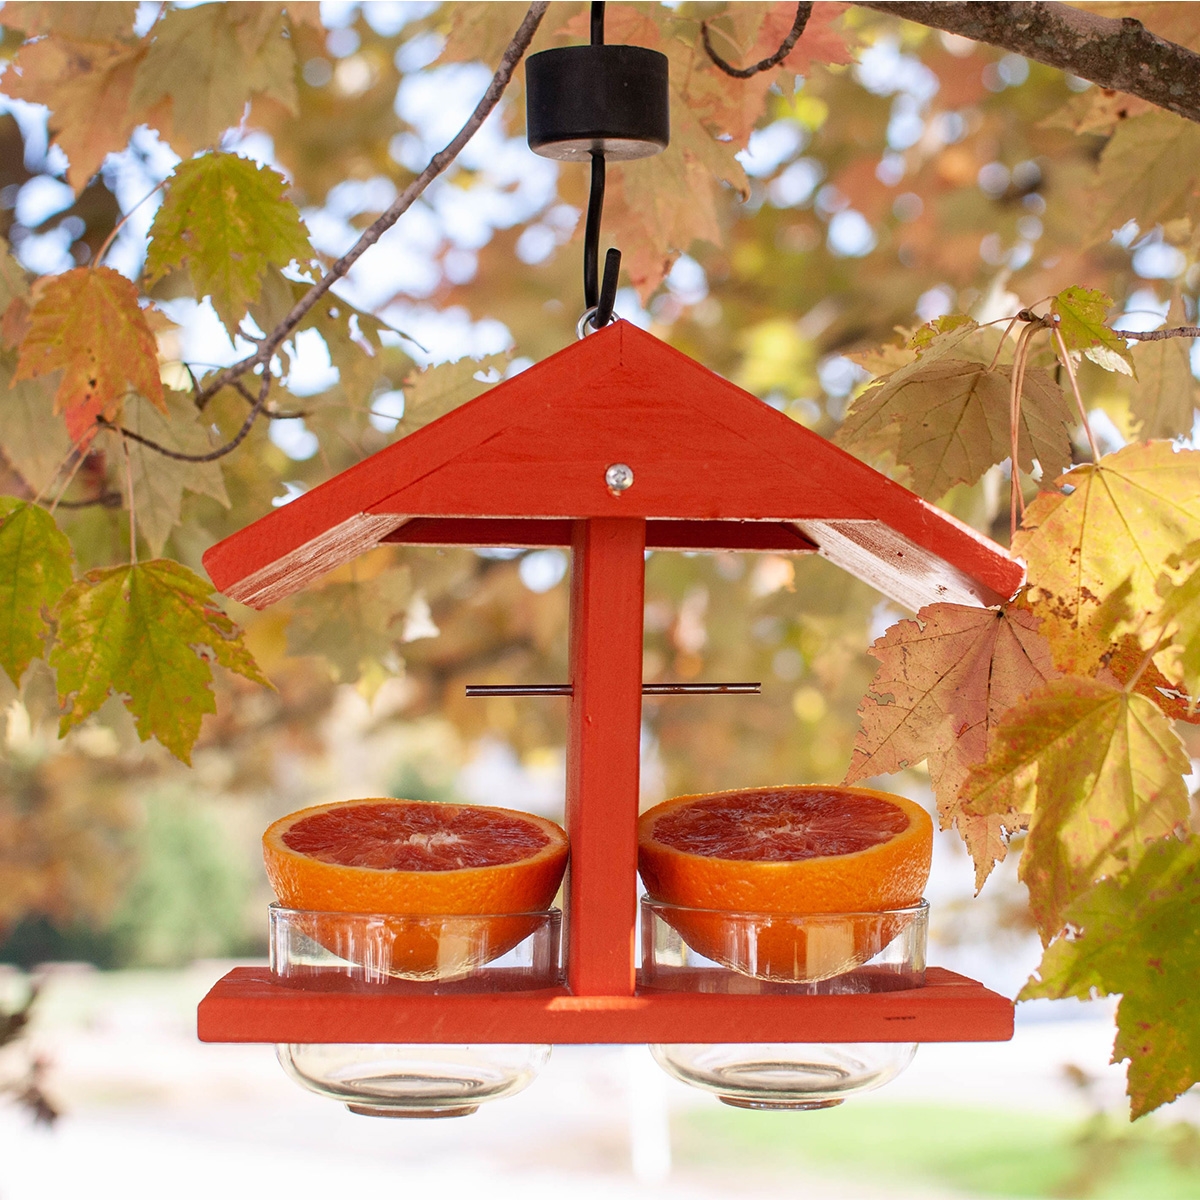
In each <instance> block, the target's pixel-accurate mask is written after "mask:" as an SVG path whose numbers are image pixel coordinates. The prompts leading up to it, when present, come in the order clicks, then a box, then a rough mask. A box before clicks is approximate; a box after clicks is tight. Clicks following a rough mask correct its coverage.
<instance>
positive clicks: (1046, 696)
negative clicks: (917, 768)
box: [963, 677, 1191, 942]
mask: <svg viewBox="0 0 1200 1200" xmlns="http://www.w3.org/2000/svg"><path fill="white" fill-rule="evenodd" d="M1190 768H1191V762H1190V760H1189V759H1188V756H1187V754H1186V753H1185V751H1184V749H1183V744H1182V743H1181V742H1180V740H1179V738H1178V736H1177V735H1176V734H1175V732H1174V731H1173V729H1172V728H1171V724H1170V722H1169V721H1168V720H1167V718H1166V717H1165V716H1164V715H1163V714H1162V713H1161V712H1160V711H1159V709H1158V708H1157V707H1156V706H1155V705H1154V703H1153V702H1152V701H1150V700H1148V699H1146V697H1145V696H1139V695H1137V694H1130V693H1128V692H1126V691H1124V690H1122V689H1119V688H1113V687H1109V686H1108V685H1106V684H1103V683H1099V682H1097V681H1095V680H1090V679H1080V678H1077V677H1067V678H1063V679H1058V680H1053V681H1051V682H1050V683H1047V684H1045V685H1043V686H1042V687H1041V688H1039V689H1038V690H1037V691H1035V692H1034V693H1033V694H1032V695H1031V696H1030V697H1029V698H1028V699H1027V700H1025V701H1023V702H1021V703H1019V704H1018V705H1016V706H1015V707H1014V708H1012V709H1010V710H1009V712H1008V713H1007V714H1006V715H1005V716H1004V717H1002V718H1001V720H1000V723H999V724H998V725H997V726H996V728H995V729H994V730H993V731H992V742H991V747H990V749H989V751H988V755H987V759H986V760H985V761H984V762H983V763H982V764H980V765H977V766H975V767H973V768H972V769H971V772H970V775H969V776H968V778H967V782H966V785H965V787H964V790H963V805H964V808H965V810H966V811H967V812H968V813H973V814H975V815H978V816H988V815H994V816H997V817H1000V818H1001V819H1002V820H1003V821H1004V822H1005V824H1006V825H1008V824H1009V822H1010V821H1013V820H1017V819H1020V818H1024V819H1026V820H1027V821H1028V823H1029V836H1028V838H1027V840H1026V843H1025V849H1024V851H1023V852H1022V854H1021V866H1020V872H1019V873H1020V877H1021V879H1022V880H1024V882H1025V884H1026V885H1027V886H1028V888H1029V904H1030V909H1031V911H1032V913H1033V915H1034V918H1035V919H1036V921H1037V924H1038V928H1039V929H1040V931H1041V933H1042V939H1043V941H1046V942H1048V941H1049V940H1050V939H1051V938H1052V937H1053V936H1054V935H1055V934H1057V933H1058V932H1059V930H1060V929H1061V928H1062V926H1063V921H1064V920H1065V919H1066V918H1065V913H1066V910H1067V908H1068V907H1069V906H1070V904H1071V903H1072V902H1073V901H1074V900H1075V899H1076V898H1078V897H1079V896H1080V895H1082V893H1083V892H1084V891H1086V890H1087V888H1088V887H1090V886H1091V885H1092V884H1093V883H1094V882H1095V881H1096V880H1097V879H1099V878H1100V877H1101V876H1102V875H1106V874H1111V873H1113V872H1117V871H1122V870H1126V869H1128V868H1129V867H1130V866H1132V865H1134V864H1136V863H1137V861H1138V859H1139V858H1140V857H1141V855H1142V854H1143V853H1144V851H1145V847H1146V843H1148V842H1149V841H1151V840H1153V839H1154V838H1160V837H1165V836H1167V835H1168V834H1171V833H1174V832H1175V831H1176V830H1177V829H1178V828H1180V827H1182V825H1183V823H1184V822H1185V821H1186V820H1187V816H1188V792H1187V786H1186V785H1185V784H1184V782H1183V775H1184V773H1185V772H1186V771H1188V770H1190ZM1009 827H1011V826H1009Z"/></svg>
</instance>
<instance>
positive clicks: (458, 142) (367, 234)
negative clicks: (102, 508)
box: [175, 0, 549, 461]
mask: <svg viewBox="0 0 1200 1200" xmlns="http://www.w3.org/2000/svg"><path fill="white" fill-rule="evenodd" d="M548 7H549V0H534V3H532V4H530V6H529V9H528V11H527V12H526V13H525V19H524V20H523V21H522V22H521V24H520V27H519V28H518V29H517V32H516V33H515V34H514V35H513V39H512V41H511V42H509V44H508V48H507V49H506V50H505V51H504V54H503V56H502V57H501V59H500V65H499V66H498V67H497V68H496V73H495V74H494V75H493V76H492V82H491V83H490V84H488V88H487V91H486V92H484V94H483V98H482V99H481V100H480V101H479V103H478V104H477V105H476V106H475V111H474V112H473V113H472V114H471V116H470V117H469V118H468V120H467V122H466V124H465V125H464V126H463V127H462V128H461V129H460V130H459V131H458V133H456V134H455V135H454V137H453V138H451V140H450V141H449V142H447V144H446V145H445V147H443V148H442V149H441V150H439V151H438V152H437V153H436V154H435V155H434V156H433V157H432V158H431V159H430V160H429V162H428V163H427V164H426V166H425V169H424V170H423V171H422V172H421V173H420V175H418V176H417V177H416V179H414V180H413V181H412V183H410V184H409V185H408V187H406V188H405V189H404V191H403V192H401V193H400V195H399V196H398V197H397V198H396V200H395V202H394V203H393V204H392V205H391V207H390V208H388V210H387V211H386V212H384V213H383V214H382V215H381V216H380V217H378V218H377V219H376V220H375V221H373V222H372V223H371V224H370V225H369V226H367V228H366V229H365V230H364V231H363V234H362V236H361V237H360V238H359V239H358V241H357V242H355V243H354V245H353V246H351V247H350V249H349V250H347V251H346V253H345V254H343V255H342V257H341V258H339V259H338V260H337V261H336V262H335V263H333V264H332V265H331V266H330V268H329V270H328V272H327V273H326V274H325V275H323V276H322V277H321V278H320V279H319V280H318V281H317V282H316V283H314V284H313V286H312V287H310V288H309V289H308V291H307V292H305V293H304V295H303V296H301V297H300V299H299V300H298V301H297V302H296V304H295V305H294V306H293V308H292V310H291V312H289V313H288V315H287V316H286V317H284V319H283V320H282V321H281V322H280V323H279V324H278V325H277V326H276V327H275V328H274V329H273V330H272V331H271V332H270V333H269V334H268V335H267V336H266V337H265V338H264V339H263V340H262V342H261V344H260V345H259V347H258V349H257V350H256V351H255V352H254V353H253V354H251V355H249V356H248V357H246V358H243V359H242V360H241V361H240V362H236V363H234V364H233V365H232V366H229V367H226V368H225V369H224V370H223V371H218V372H217V374H216V375H215V376H214V377H213V378H212V379H210V380H209V382H208V383H207V384H206V385H205V386H204V388H203V389H202V390H201V391H200V392H199V393H198V394H197V396H196V407H197V408H199V409H203V408H204V406H205V405H206V404H207V403H208V402H209V400H211V399H212V398H213V396H214V395H216V393H217V392H219V391H220V390H221V388H223V387H225V386H226V385H227V384H229V383H232V382H233V380H235V379H237V378H239V377H240V376H242V375H244V374H246V372H247V371H250V370H253V369H254V368H255V367H258V366H262V367H264V368H266V367H267V366H268V365H269V363H270V361H271V359H272V357H273V356H274V354H275V351H276V350H277V349H278V348H279V346H280V345H281V344H282V343H283V342H284V341H285V340H286V339H287V337H288V335H289V334H290V333H291V332H292V331H293V330H294V329H295V328H296V326H297V325H299V324H300V322H301V321H302V320H304V318H305V316H306V315H307V314H308V312H309V310H310V309H311V308H312V307H313V305H314V304H316V303H317V301H318V300H320V299H321V297H322V296H323V295H325V293H326V292H327V291H329V289H330V288H331V287H332V286H333V285H334V284H335V283H336V282H337V281H338V280H339V279H341V278H343V277H344V276H345V275H346V273H347V272H348V271H349V270H350V268H351V267H352V266H353V265H354V264H355V263H356V262H357V261H358V260H359V259H360V258H361V257H362V256H363V254H365V253H366V251H367V250H369V249H370V248H371V247H372V246H373V245H374V244H375V243H376V242H377V241H379V239H380V238H381V237H382V236H383V235H384V234H385V233H386V232H387V231H388V230H389V229H391V227H392V226H393V225H395V223H396V222H397V221H398V220H399V219H400V218H401V217H402V216H403V215H404V214H405V213H406V212H407V211H408V210H409V209H410V208H411V207H412V206H413V204H414V203H415V202H416V201H417V199H418V198H419V197H420V196H421V195H422V193H423V192H424V191H425V189H426V188H427V187H428V186H429V185H430V184H431V183H432V182H433V181H434V180H435V179H436V178H437V177H438V176H439V175H440V174H441V173H442V172H443V171H444V170H445V169H446V168H447V167H448V166H449V165H450V164H451V163H452V162H453V161H454V160H455V159H456V158H457V157H458V155H459V153H460V152H461V151H462V149H463V147H464V146H466V144H467V143H468V142H469V141H470V140H471V138H472V137H474V136H475V133H476V131H477V130H478V129H479V127H480V126H481V125H482V124H483V123H484V121H485V120H487V118H488V116H489V114H490V113H491V111H492V109H494V108H495V107H496V105H497V104H498V103H499V102H500V97H501V96H503V95H504V91H505V89H506V88H507V87H508V85H509V82H510V81H511V79H512V77H513V72H514V71H515V70H516V67H517V64H518V63H519V62H520V61H521V58H522V57H523V55H524V54H525V51H526V50H527V49H528V48H529V43H530V42H531V41H533V35H534V34H535V33H536V32H537V29H538V26H539V25H540V24H541V21H542V17H543V16H545V14H546V9H547V8H548ZM260 407H261V406H260ZM254 415H255V416H257V415H258V413H257V412H255V414H254ZM247 432H249V430H247ZM243 436H244V435H243ZM231 448H232V447H231ZM175 457H182V456H180V455H176V456H175ZM217 457H219V456H217ZM200 461H206V460H200Z"/></svg>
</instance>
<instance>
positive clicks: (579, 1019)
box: [198, 967, 1013, 1043]
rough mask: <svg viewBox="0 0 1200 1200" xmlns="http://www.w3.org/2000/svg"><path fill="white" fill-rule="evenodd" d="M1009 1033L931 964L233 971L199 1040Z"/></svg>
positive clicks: (207, 1010)
mask: <svg viewBox="0 0 1200 1200" xmlns="http://www.w3.org/2000/svg"><path fill="white" fill-rule="evenodd" d="M1012 1031H1013V1005H1012V1001H1010V1000H1007V999H1005V997H1003V996H999V995H997V994H996V993H995V992H990V991H988V990H987V989H986V988H985V987H983V985H982V984H979V983H976V982H974V980H971V979H966V978H964V977H963V976H961V975H955V974H954V973H953V972H951V971H944V970H940V969H939V968H937V967H930V968H929V969H928V971H927V972H926V985H925V987H922V988H913V989H911V990H909V991H903V992H879V993H874V994H871V995H858V996H725V995H711V994H708V995H702V994H698V993H687V992H639V993H637V994H636V995H633V996H572V995H571V994H570V993H568V992H567V991H566V989H562V988H549V989H546V990H544V991H535V992H498V993H491V994H487V995H476V996H463V995H450V996H413V995H386V994H380V993H373V994H372V993H364V992H359V993H354V994H345V993H341V994H336V993H329V992H315V991H305V990H303V989H300V988H293V987H286V986H284V985H283V984H281V983H279V982H277V981H276V980H275V979H274V978H273V977H272V976H271V974H270V972H269V971H268V970H267V969H266V968H263V967H239V968H237V969H236V970H234V971H231V972H230V973H229V974H228V975H226V976H225V978H224V979H222V980H220V981H219V982H218V983H217V984H216V986H215V987H214V988H213V989H212V990H211V991H210V992H209V993H208V995H207V996H206V997H205V998H204V1000H203V1001H201V1003H200V1008H199V1013H198V1032H199V1035H200V1039H201V1041H205V1042H551V1043H578V1042H618V1043H620V1042H625V1043H629V1042H632V1043H637V1042H788V1041H795V1042H983V1041H1007V1040H1008V1039H1009V1038H1011V1037H1012Z"/></svg>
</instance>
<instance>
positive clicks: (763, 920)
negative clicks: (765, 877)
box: [641, 897, 929, 1110]
mask: <svg viewBox="0 0 1200 1200" xmlns="http://www.w3.org/2000/svg"><path fill="white" fill-rule="evenodd" d="M928 916H929V906H928V905H927V904H926V903H925V901H923V900H922V901H921V903H920V904H917V905H914V906H913V907H911V908H903V909H892V910H891V911H888V912H877V913H819V914H799V913H738V912H719V911H715V910H710V909H692V908H684V907H681V906H679V905H672V904H662V903H660V902H658V901H656V900H651V899H650V898H649V897H643V898H642V902H641V936H642V970H641V984H642V986H643V987H646V988H656V989H659V990H666V991H687V992H708V993H723V994H739V995H753V994H762V995H788V994H791V995H808V996H818V995H851V994H863V993H869V992H887V991H898V990H901V989H904V988H912V987H921V986H923V985H924V982H925V942H926V934H927V929H928ZM916 1050H917V1047H916V1043H915V1042H869V1043H826V1044H819V1043H801V1042H791V1043H788V1042H782V1043H756V1042H747V1043H740V1044H739V1043H722V1044H717V1045H700V1044H690V1043H664V1044H660V1045H654V1046H651V1047H650V1052H651V1054H653V1056H654V1059H655V1061H656V1062H657V1063H658V1064H659V1066H661V1067H662V1068H663V1070H665V1071H666V1072H667V1074H668V1075H671V1076H673V1077H674V1078H676V1079H679V1080H682V1081H683V1082H684V1083H688V1084H691V1085H692V1086H693V1087H698V1088H701V1089H702V1090H704V1091H708V1092H712V1093H714V1094H715V1095H716V1096H717V1098H718V1099H720V1100H722V1101H724V1102H725V1103H726V1104H732V1105H735V1106H737V1107H740V1108H760V1109H793V1110H803V1109H814V1108H830V1107H832V1106H833V1105H835V1104H840V1103H842V1101H843V1100H845V1099H846V1098H847V1097H849V1096H854V1095H859V1094H861V1093H863V1092H868V1091H872V1090H874V1089H875V1088H877V1087H881V1086H883V1084H885V1083H887V1082H889V1081H890V1080H892V1079H894V1078H895V1077H896V1076H897V1075H899V1074H900V1072H901V1071H903V1070H904V1069H905V1067H907V1066H908V1064H909V1063H910V1062H912V1059H913V1055H914V1054H915V1053H916Z"/></svg>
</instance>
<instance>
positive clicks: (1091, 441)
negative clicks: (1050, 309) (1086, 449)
mask: <svg viewBox="0 0 1200 1200" xmlns="http://www.w3.org/2000/svg"><path fill="white" fill-rule="evenodd" d="M1054 340H1055V341H1056V342H1057V343H1058V357H1059V358H1060V359H1061V360H1062V364H1063V366H1064V367H1066V368H1067V378H1068V379H1069V380H1070V381H1071V392H1072V393H1073V394H1074V396H1075V406H1076V407H1077V408H1078V409H1079V418H1080V420H1081V421H1083V431H1084V433H1086V434H1087V440H1088V445H1089V446H1090V447H1091V448H1092V462H1099V461H1100V447H1099V446H1097V445H1096V438H1095V436H1094V435H1093V434H1092V427H1091V425H1089V424H1088V419H1087V409H1086V408H1084V406H1083V396H1082V394H1081V393H1080V391H1079V381H1078V380H1077V379H1076V378H1075V365H1074V363H1072V362H1071V355H1070V353H1069V351H1068V350H1067V343H1066V342H1064V341H1063V335H1062V330H1061V329H1059V327H1058V326H1057V325H1055V326H1054Z"/></svg>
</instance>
